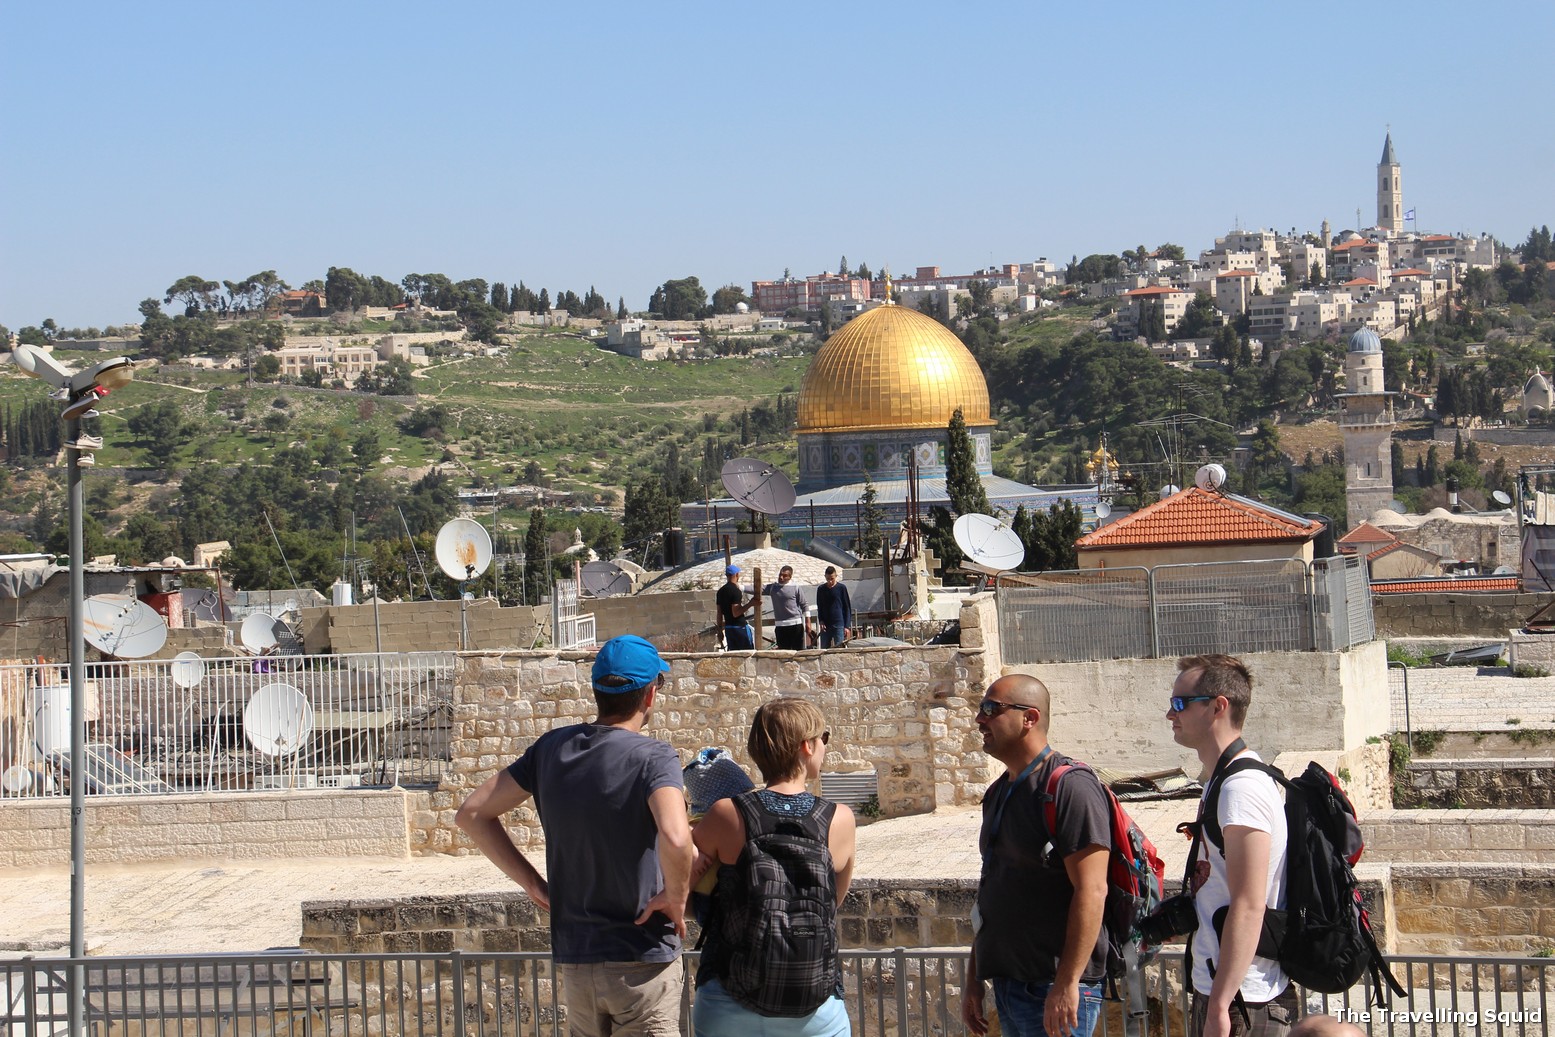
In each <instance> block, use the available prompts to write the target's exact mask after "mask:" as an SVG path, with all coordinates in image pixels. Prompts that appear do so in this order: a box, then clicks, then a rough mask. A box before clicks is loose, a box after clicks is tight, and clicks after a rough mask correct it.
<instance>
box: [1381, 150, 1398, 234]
mask: <svg viewBox="0 0 1555 1037" xmlns="http://www.w3.org/2000/svg"><path fill="white" fill-rule="evenodd" d="M1377 226H1378V227H1381V228H1382V229H1383V230H1385V231H1387V232H1388V233H1390V234H1402V233H1403V232H1404V186H1403V179H1402V177H1401V176H1400V175H1399V167H1398V158H1397V157H1396V156H1395V155H1394V154H1393V134H1392V132H1391V131H1389V133H1388V136H1387V139H1386V140H1385V141H1384V142H1383V144H1382V161H1381V162H1378V163H1377Z"/></svg>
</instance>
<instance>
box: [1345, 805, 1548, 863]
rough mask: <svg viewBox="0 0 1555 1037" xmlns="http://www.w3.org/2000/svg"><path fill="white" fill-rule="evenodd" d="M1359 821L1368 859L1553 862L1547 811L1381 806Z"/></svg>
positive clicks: (1396, 861) (1388, 860) (1441, 861)
mask: <svg viewBox="0 0 1555 1037" xmlns="http://www.w3.org/2000/svg"><path fill="white" fill-rule="evenodd" d="M1360 822H1361V835H1362V836H1363V837H1364V838H1365V840H1366V856H1365V858H1364V860H1365V861H1371V862H1377V863H1386V862H1392V863H1394V864H1437V863H1441V864H1452V863H1463V864H1508V865H1512V864H1516V865H1522V864H1545V865H1551V866H1555V813H1552V812H1551V811H1549V810H1379V811H1376V812H1375V813H1370V814H1367V813H1362V815H1361V818H1360Z"/></svg>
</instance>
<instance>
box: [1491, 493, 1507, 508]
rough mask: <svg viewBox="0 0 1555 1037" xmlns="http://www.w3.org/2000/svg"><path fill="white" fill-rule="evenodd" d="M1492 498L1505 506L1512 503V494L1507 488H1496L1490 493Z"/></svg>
mask: <svg viewBox="0 0 1555 1037" xmlns="http://www.w3.org/2000/svg"><path fill="white" fill-rule="evenodd" d="M1490 499H1491V500H1493V501H1495V502H1496V503H1497V504H1499V505H1501V506H1502V507H1503V508H1504V507H1506V506H1507V505H1509V504H1511V503H1512V498H1511V495H1510V494H1508V493H1507V492H1506V491H1505V490H1496V491H1495V492H1494V493H1492V494H1491V495H1490Z"/></svg>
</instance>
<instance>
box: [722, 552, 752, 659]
mask: <svg viewBox="0 0 1555 1037" xmlns="http://www.w3.org/2000/svg"><path fill="white" fill-rule="evenodd" d="M717 600H718V640H719V642H720V643H721V644H725V645H726V646H727V647H728V649H729V651H731V652H748V651H750V650H751V649H753V648H755V647H756V636H755V634H753V633H752V632H751V624H750V620H748V619H746V618H745V610H746V609H748V608H750V607H751V606H752V605H754V604H755V603H756V595H754V594H752V595H751V597H750V600H749V601H746V600H745V592H744V591H742V590H740V567H739V566H738V565H729V566H725V567H724V585H723V586H722V587H719V588H718V599H717Z"/></svg>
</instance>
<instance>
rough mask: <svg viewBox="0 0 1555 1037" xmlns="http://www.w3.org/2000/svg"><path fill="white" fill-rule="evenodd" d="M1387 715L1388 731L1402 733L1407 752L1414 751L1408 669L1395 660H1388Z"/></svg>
mask: <svg viewBox="0 0 1555 1037" xmlns="http://www.w3.org/2000/svg"><path fill="white" fill-rule="evenodd" d="M1388 713H1389V718H1390V721H1391V722H1390V723H1389V724H1388V730H1389V731H1403V732H1404V741H1405V743H1406V744H1407V745H1408V746H1409V751H1410V752H1414V749H1415V732H1414V729H1413V727H1412V725H1411V724H1410V719H1409V667H1408V666H1405V665H1404V664H1403V663H1401V662H1398V661H1397V660H1393V659H1389V660H1388Z"/></svg>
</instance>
